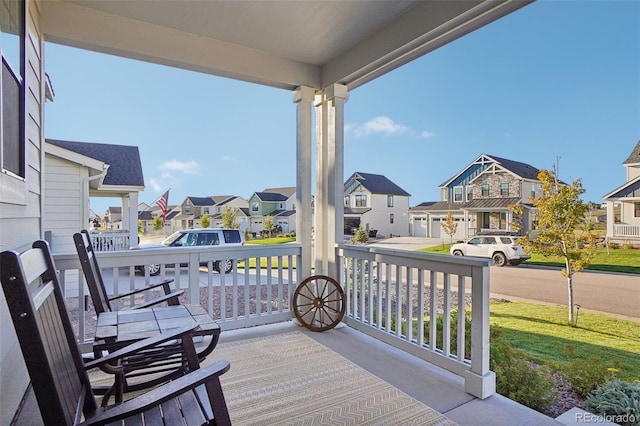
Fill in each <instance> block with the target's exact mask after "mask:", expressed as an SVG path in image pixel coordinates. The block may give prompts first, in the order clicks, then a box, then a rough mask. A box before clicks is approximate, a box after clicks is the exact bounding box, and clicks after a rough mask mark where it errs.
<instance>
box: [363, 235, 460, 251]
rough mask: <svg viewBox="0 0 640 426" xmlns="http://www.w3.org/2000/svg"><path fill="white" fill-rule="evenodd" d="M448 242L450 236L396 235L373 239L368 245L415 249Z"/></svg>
mask: <svg viewBox="0 0 640 426" xmlns="http://www.w3.org/2000/svg"><path fill="white" fill-rule="evenodd" d="M448 243H449V239H448V238H424V237H394V238H387V239H384V240H377V241H373V242H371V243H369V244H367V245H368V246H372V247H382V248H388V249H401V250H413V251H415V250H418V249H421V248H425V247H433V246H437V245H440V244H448Z"/></svg>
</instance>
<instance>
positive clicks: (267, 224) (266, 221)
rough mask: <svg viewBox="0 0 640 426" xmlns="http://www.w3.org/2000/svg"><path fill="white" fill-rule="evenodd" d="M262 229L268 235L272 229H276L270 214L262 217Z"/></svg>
mask: <svg viewBox="0 0 640 426" xmlns="http://www.w3.org/2000/svg"><path fill="white" fill-rule="evenodd" d="M262 229H264V230H265V231H267V232H268V233H269V237H271V233H272V232H273V230H274V229H276V224H275V223H273V217H271V215H266V216H265V217H263V218H262Z"/></svg>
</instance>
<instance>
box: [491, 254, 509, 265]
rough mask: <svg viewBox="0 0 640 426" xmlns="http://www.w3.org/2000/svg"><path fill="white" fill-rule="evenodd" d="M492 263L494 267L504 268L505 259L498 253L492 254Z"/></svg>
mask: <svg viewBox="0 0 640 426" xmlns="http://www.w3.org/2000/svg"><path fill="white" fill-rule="evenodd" d="M493 261H494V262H495V264H496V266H504V265H506V264H507V257H506V256H505V255H504V254H503V253H500V252H498V253H494V254H493Z"/></svg>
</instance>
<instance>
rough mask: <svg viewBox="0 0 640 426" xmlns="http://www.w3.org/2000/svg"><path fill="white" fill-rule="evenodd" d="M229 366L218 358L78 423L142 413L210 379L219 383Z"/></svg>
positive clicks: (104, 421) (92, 422)
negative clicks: (211, 362)
mask: <svg viewBox="0 0 640 426" xmlns="http://www.w3.org/2000/svg"><path fill="white" fill-rule="evenodd" d="M230 367H231V366H230V364H229V361H227V360H225V359H221V360H218V361H216V362H215V363H213V364H210V365H208V366H206V367H202V368H200V369H197V370H194V371H191V372H190V373H189V374H186V375H184V376H182V377H179V378H177V379H175V380H173V381H171V382H169V383H166V384H164V385H162V386H160V387H157V388H155V389H153V390H151V391H149V392H147V393H145V394H143V395H141V396H138V397H136V398H134V399H131V400H129V401H126V402H124V403H122V404H119V405H115V406H111V407H108V408H107V409H106V410H104V411H100V410H99V411H97V412H96V415H95V416H93V417H91V418H90V419H87V420H86V421H84V422H82V423H80V425H90V424H107V423H110V422H114V421H117V420H121V419H124V418H127V417H129V416H131V415H135V414H139V413H142V412H144V411H147V410H148V409H150V408H153V407H156V406H158V405H160V404H161V403H163V402H166V401H168V400H170V399H173V398H175V397H176V396H178V395H181V394H183V393H184V392H186V391H189V390H192V389H195V388H196V387H197V386H200V385H202V384H204V383H206V382H208V381H210V380H216V381H217V382H218V385H219V380H220V379H219V377H220V376H221V375H222V374H224V373H226V372H227V371H229V369H230Z"/></svg>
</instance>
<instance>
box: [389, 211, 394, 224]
mask: <svg viewBox="0 0 640 426" xmlns="http://www.w3.org/2000/svg"><path fill="white" fill-rule="evenodd" d="M393 219H394V217H393V213H391V214H390V215H389V223H393Z"/></svg>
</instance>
